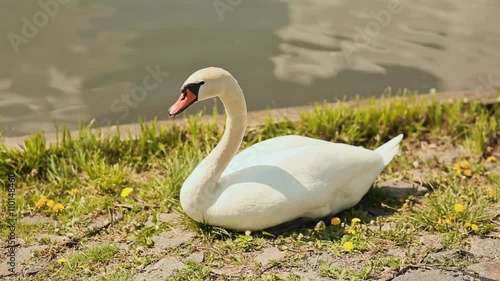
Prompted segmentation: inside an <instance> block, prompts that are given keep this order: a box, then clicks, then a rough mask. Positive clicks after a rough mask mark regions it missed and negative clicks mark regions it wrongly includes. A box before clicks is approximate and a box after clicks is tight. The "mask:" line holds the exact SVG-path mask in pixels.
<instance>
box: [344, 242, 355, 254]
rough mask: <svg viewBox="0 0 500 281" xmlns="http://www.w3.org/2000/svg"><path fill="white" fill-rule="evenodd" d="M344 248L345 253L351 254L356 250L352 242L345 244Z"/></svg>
mask: <svg viewBox="0 0 500 281" xmlns="http://www.w3.org/2000/svg"><path fill="white" fill-rule="evenodd" d="M342 248H344V251H346V252H350V251H352V250H354V244H353V243H352V242H351V241H349V242H345V243H344V244H343V245H342Z"/></svg>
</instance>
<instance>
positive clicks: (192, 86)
mask: <svg viewBox="0 0 500 281" xmlns="http://www.w3.org/2000/svg"><path fill="white" fill-rule="evenodd" d="M235 82H236V80H235V79H234V78H233V76H232V75H231V74H230V73H229V72H227V71H226V70H224V69H222V68H217V67H208V68H203V69H200V70H198V71H196V72H195V73H193V74H191V76H189V77H188V79H187V80H186V82H184V84H182V87H181V95H180V97H179V99H178V100H177V102H175V104H174V105H172V106H171V107H170V108H169V110H168V114H169V115H170V116H172V117H174V116H177V115H179V114H180V113H181V112H183V111H184V110H186V109H187V108H188V107H189V106H191V105H192V104H194V103H195V102H198V101H202V100H207V99H211V98H215V97H220V96H223V95H225V94H226V92H227V87H228V85H230V84H231V83H235Z"/></svg>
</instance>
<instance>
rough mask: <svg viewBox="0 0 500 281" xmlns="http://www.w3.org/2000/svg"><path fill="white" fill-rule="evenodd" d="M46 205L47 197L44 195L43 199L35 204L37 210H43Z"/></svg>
mask: <svg viewBox="0 0 500 281" xmlns="http://www.w3.org/2000/svg"><path fill="white" fill-rule="evenodd" d="M45 203H47V196H45V195H42V197H40V199H38V200H37V201H36V202H35V207H36V208H41V207H43V206H45Z"/></svg>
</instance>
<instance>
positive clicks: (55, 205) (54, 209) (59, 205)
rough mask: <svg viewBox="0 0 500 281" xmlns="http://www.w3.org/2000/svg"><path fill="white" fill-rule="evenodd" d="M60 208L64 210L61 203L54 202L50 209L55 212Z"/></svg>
mask: <svg viewBox="0 0 500 281" xmlns="http://www.w3.org/2000/svg"><path fill="white" fill-rule="evenodd" d="M61 210H64V205H63V204H61V203H56V204H54V206H52V211H54V212H56V213H57V212H59V211H61Z"/></svg>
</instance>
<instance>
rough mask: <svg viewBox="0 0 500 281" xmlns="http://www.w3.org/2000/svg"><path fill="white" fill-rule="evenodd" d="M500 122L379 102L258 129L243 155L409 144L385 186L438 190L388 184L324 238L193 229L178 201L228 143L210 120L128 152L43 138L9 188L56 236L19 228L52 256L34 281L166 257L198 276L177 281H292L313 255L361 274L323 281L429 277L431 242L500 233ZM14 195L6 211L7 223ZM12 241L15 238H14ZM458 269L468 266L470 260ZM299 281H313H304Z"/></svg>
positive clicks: (323, 270)
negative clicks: (304, 143) (426, 244)
mask: <svg viewBox="0 0 500 281" xmlns="http://www.w3.org/2000/svg"><path fill="white" fill-rule="evenodd" d="M214 120H215V118H214ZM499 120H500V104H492V105H483V104H480V103H469V104H464V103H460V102H455V103H441V102H438V101H436V100H431V99H429V100H425V101H418V102H417V101H416V98H415V96H412V95H408V96H405V97H400V98H395V99H393V100H392V101H391V102H389V103H383V104H382V103H380V102H379V101H377V100H370V102H369V103H368V105H364V106H362V107H358V106H357V105H356V103H353V104H339V105H337V106H336V107H335V108H331V107H324V106H317V107H316V108H315V109H314V110H313V111H311V112H307V113H304V114H302V116H301V118H300V121H299V122H291V121H283V122H279V123H276V122H274V121H273V120H271V119H268V120H267V121H266V122H265V124H263V125H261V126H258V127H253V128H250V129H249V130H248V131H247V134H246V136H245V139H244V142H243V148H244V147H247V146H249V145H251V144H253V143H256V142H259V141H262V140H265V139H268V138H271V137H275V136H280V135H286V134H299V135H304V136H311V137H315V138H320V139H325V140H328V141H333V142H346V143H350V144H353V145H362V146H365V147H369V148H374V147H376V146H378V145H380V144H382V143H384V142H385V141H387V140H388V139H390V138H392V137H394V136H396V135H397V134H399V133H403V134H405V140H404V141H403V145H402V151H401V153H400V155H399V156H397V157H396V158H395V159H394V161H393V162H392V163H391V164H390V165H389V166H388V168H387V169H386V170H385V171H384V172H383V174H382V175H381V176H380V178H379V180H378V182H379V183H380V182H384V181H406V182H411V183H414V184H415V185H420V186H423V187H425V188H427V193H426V195H425V196H419V195H418V194H412V192H411V190H410V192H406V193H404V194H399V195H398V196H394V195H393V194H392V193H391V191H390V190H388V189H383V188H379V187H378V185H377V184H375V186H374V188H372V189H371V190H370V192H369V193H368V194H367V196H365V198H364V199H363V200H362V202H361V203H360V204H358V205H357V206H356V207H354V208H352V209H350V210H347V211H345V212H343V213H342V214H339V215H338V220H337V219H335V220H334V221H332V222H325V223H326V228H324V229H323V228H322V227H317V228H316V229H314V225H313V226H312V227H311V228H310V229H300V230H297V231H295V232H292V233H286V234H284V235H280V236H278V237H272V236H269V235H266V233H264V234H262V233H254V234H252V235H251V236H247V235H244V234H241V233H234V232H230V231H226V230H224V229H220V228H213V227H209V226H206V225H201V224H197V223H194V222H192V221H191V220H190V219H189V218H187V217H185V216H183V214H182V210H181V209H180V207H179V202H178V195H179V189H180V187H181V185H182V183H183V181H184V179H185V178H186V177H187V176H188V175H189V173H190V172H191V171H192V170H193V169H194V167H195V166H196V165H197V163H198V162H199V161H200V160H201V159H203V157H204V156H205V155H207V154H208V152H209V151H210V150H211V149H212V148H213V147H214V146H215V145H216V144H217V141H218V139H219V138H220V137H221V135H222V132H223V131H222V129H221V128H220V127H219V126H217V124H216V123H215V122H212V123H203V122H200V121H199V117H191V118H190V119H189V122H188V124H187V125H186V126H182V127H179V126H175V125H172V126H169V127H164V126H162V127H159V126H157V125H156V124H155V122H152V123H147V124H146V123H143V124H141V126H142V134H140V135H139V136H136V137H133V138H132V137H131V138H129V139H120V138H119V137H117V136H102V134H101V133H100V129H99V128H95V127H93V126H89V127H82V128H81V129H80V135H79V136H78V137H71V135H70V134H69V131H68V130H64V129H62V130H60V131H59V133H58V142H57V143H56V144H51V145H47V144H46V141H45V138H44V135H43V133H38V134H34V135H33V136H32V137H31V138H29V139H27V140H26V142H25V145H24V148H23V149H22V150H17V149H8V148H6V147H5V146H0V179H1V180H3V181H5V180H6V179H7V174H8V173H10V172H14V173H15V174H16V175H17V181H18V188H17V194H16V196H17V212H18V216H19V217H20V218H22V217H26V216H32V215H36V216H45V217H49V218H52V219H53V220H54V221H56V222H57V223H37V224H27V223H26V224H25V223H19V224H18V228H17V230H16V231H17V235H18V236H19V237H20V238H22V239H23V240H24V243H25V245H28V246H29V245H41V244H44V245H50V247H47V248H45V249H44V250H41V251H39V252H37V253H36V255H35V257H34V258H32V260H29V261H26V262H27V263H29V262H33V261H36V260H41V259H44V260H48V263H47V264H46V265H45V266H44V268H43V269H42V270H41V271H40V272H38V273H37V274H34V275H33V276H32V277H30V278H31V279H32V280H49V279H54V280H70V279H74V280H79V279H88V278H90V279H96V280H97V279H99V280H127V278H128V277H130V276H132V275H133V274H135V273H136V272H138V271H139V270H140V269H141V268H142V267H143V266H145V265H147V264H150V263H152V262H154V261H156V260H158V259H160V258H161V257H163V256H165V255H171V256H174V257H177V258H178V259H179V260H181V261H183V262H185V264H186V267H184V268H183V269H181V270H180V271H177V272H176V275H174V276H173V277H172V278H174V279H176V280H185V278H191V279H193V280H200V279H201V280H203V279H206V278H214V279H216V278H220V280H224V278H226V277H227V276H226V277H224V274H218V273H215V272H216V270H215V271H214V270H212V269H220V268H224V267H231V266H243V267H244V268H245V269H249V270H250V271H251V272H252V274H250V275H249V276H248V278H250V279H252V278H253V279H255V280H279V278H280V277H279V276H281V275H280V273H281V272H289V271H291V269H293V268H296V267H298V268H300V267H301V260H303V259H305V258H307V257H308V256H310V255H311V253H330V254H332V255H334V256H345V257H347V258H346V260H352V261H353V265H352V267H350V269H349V270H348V271H346V270H342V268H341V267H339V266H335V265H334V264H333V263H321V264H320V265H319V267H318V268H317V271H318V272H319V274H320V275H322V276H329V277H337V278H344V279H353V280H354V279H377V278H381V277H384V276H385V275H384V274H389V275H390V274H397V273H398V272H400V271H401V270H402V269H403V268H405V267H406V266H408V265H418V264H421V263H422V260H421V253H416V252H410V251H407V249H410V247H411V246H412V245H413V246H416V245H418V239H417V237H418V236H419V235H421V234H422V233H435V234H440V233H442V235H443V240H442V243H441V244H442V247H443V248H444V249H452V248H457V247H461V246H462V245H464V243H466V242H467V239H470V238H471V237H473V236H481V235H487V234H488V233H490V232H491V231H497V230H495V229H494V228H495V225H496V226H498V216H499V215H500V214H499V211H498V210H499V208H500V205H499V198H500V192H499V191H498V188H497V187H498V186H499V185H500V174H499V173H498V169H497V167H498V161H499V159H498V158H499V155H500V154H499V153H500V144H499V138H500V124H499ZM5 194H6V193H5V192H2V197H1V204H2V208H3V209H4V211H6V210H7V204H6V200H7V198H6V196H5ZM162 213H177V214H179V215H180V217H181V219H180V222H179V225H178V226H175V225H174V222H173V221H172V222H170V221H162V220H161V219H159V217H160V214H162ZM110 216H111V217H113V218H116V219H115V221H114V222H112V223H106V224H104V225H101V226H97V227H89V225H94V226H95V225H96V221H99V220H100V219H101V218H105V217H110ZM6 219H7V213H6V212H2V213H1V221H2V224H4V222H5V221H6ZM353 219H354V220H353ZM358 219H359V220H358ZM337 222H339V223H338V224H337ZM388 225H391V227H387V226H388ZM176 227H180V228H186V229H187V230H186V231H191V232H193V233H194V235H195V236H194V238H193V239H192V241H190V242H189V243H185V244H184V245H183V246H182V247H177V248H174V249H169V250H164V251H160V252H154V251H150V250H149V249H154V247H155V243H154V242H153V237H155V236H156V235H158V234H160V233H163V232H165V231H167V230H169V229H172V228H176ZM377 229H378V230H377ZM40 234H57V235H59V236H62V237H66V238H68V239H69V240H67V241H66V242H64V243H56V242H54V241H52V240H50V239H40V238H39V235H40ZM1 235H2V237H7V235H8V232H7V229H6V228H5V227H2V233H1ZM91 242H92V243H91ZM87 244H91V245H93V246H91V247H86V245H87ZM271 245H272V246H275V247H277V248H279V249H280V250H282V251H286V252H287V255H286V256H285V257H283V258H281V259H279V260H278V261H275V262H273V264H271V265H270V267H269V268H267V269H266V268H262V266H258V265H255V262H253V260H252V255H251V253H253V252H257V251H259V250H261V249H263V248H266V247H269V246H271ZM200 248H201V249H204V250H203V254H204V261H203V262H202V263H194V262H191V261H189V262H188V261H187V260H186V257H188V256H189V255H190V254H192V253H193V252H197V251H199V249H200ZM390 249H400V250H401V251H403V254H402V255H399V256H397V257H392V256H391V257H389V256H388V255H386V254H384V253H385V251H387V250H390ZM433 250H434V251H435V250H436V249H435V248H432V247H431V248H429V249H425V251H426V252H428V251H433ZM450 263H452V265H453V266H458V267H464V266H466V265H467V261H462V260H461V261H451V262H450ZM103 266H108V267H109V268H110V269H109V270H108V271H106V273H104V274H97V273H92V272H93V271H92V269H95V268H99V267H103ZM387 268H388V269H389V271H388V272H389V273H387V272H386V271H387ZM287 278H288V279H290V280H300V278H299V277H297V276H295V275H290V276H289V277H287ZM285 279H286V278H285Z"/></svg>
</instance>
